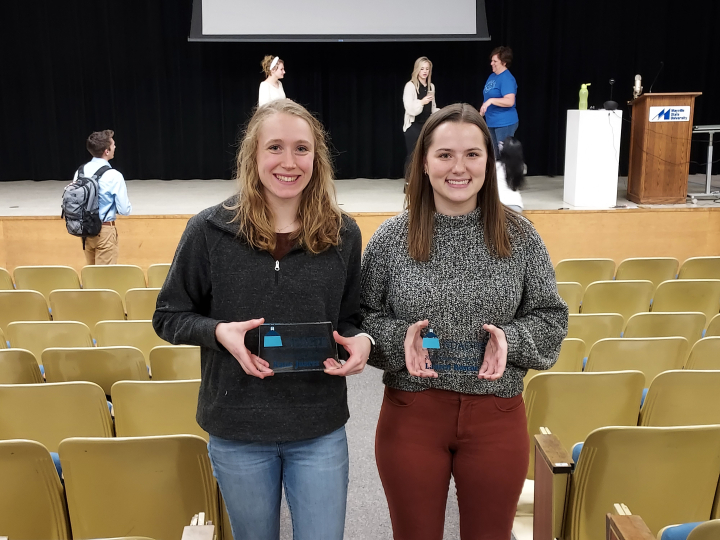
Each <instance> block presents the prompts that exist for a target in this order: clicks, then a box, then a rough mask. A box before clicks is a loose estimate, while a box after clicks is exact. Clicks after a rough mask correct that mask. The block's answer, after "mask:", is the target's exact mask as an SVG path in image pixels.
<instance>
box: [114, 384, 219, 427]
mask: <svg viewBox="0 0 720 540" xmlns="http://www.w3.org/2000/svg"><path fill="white" fill-rule="evenodd" d="M199 390H200V380H199V379H196V380H188V381H145V382H140V381H120V382H117V383H115V384H114V385H113V387H112V402H113V409H114V411H115V431H116V433H117V436H118V437H144V436H150V435H176V434H188V435H197V436H199V437H202V438H203V439H206V440H207V439H208V434H207V433H206V432H205V431H204V430H203V429H202V428H201V427H200V426H199V425H198V423H197V421H196V420H195V415H196V414H197V404H198V392H199Z"/></svg>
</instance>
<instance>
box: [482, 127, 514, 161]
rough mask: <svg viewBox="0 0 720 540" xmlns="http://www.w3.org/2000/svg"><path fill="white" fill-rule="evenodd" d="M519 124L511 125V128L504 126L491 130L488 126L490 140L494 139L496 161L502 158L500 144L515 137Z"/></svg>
mask: <svg viewBox="0 0 720 540" xmlns="http://www.w3.org/2000/svg"><path fill="white" fill-rule="evenodd" d="M518 124H519V122H515V123H514V124H510V125H509V126H503V127H496V128H491V127H490V126H488V129H489V130H490V138H491V139H492V143H493V150H495V159H497V158H498V157H500V146H499V145H498V143H499V142H502V141H504V140H505V139H507V138H508V137H512V136H514V135H515V130H517V128H518Z"/></svg>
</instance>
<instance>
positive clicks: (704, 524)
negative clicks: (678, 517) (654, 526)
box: [658, 519, 720, 540]
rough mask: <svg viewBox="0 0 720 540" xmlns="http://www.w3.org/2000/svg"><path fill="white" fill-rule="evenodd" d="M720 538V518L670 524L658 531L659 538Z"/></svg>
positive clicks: (681, 539)
mask: <svg viewBox="0 0 720 540" xmlns="http://www.w3.org/2000/svg"><path fill="white" fill-rule="evenodd" d="M719 538H720V519H713V520H709V521H701V522H698V523H684V524H680V525H668V526H667V527H663V528H662V529H661V530H660V532H659V533H658V540H718V539H719Z"/></svg>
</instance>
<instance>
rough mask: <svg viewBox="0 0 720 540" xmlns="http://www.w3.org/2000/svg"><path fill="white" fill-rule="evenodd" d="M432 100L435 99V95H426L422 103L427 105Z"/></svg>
mask: <svg viewBox="0 0 720 540" xmlns="http://www.w3.org/2000/svg"><path fill="white" fill-rule="evenodd" d="M432 100H433V96H425V97H424V98H422V99H421V100H420V103H422V104H423V106H424V105H427V104H428V103H430V102H431V101H432Z"/></svg>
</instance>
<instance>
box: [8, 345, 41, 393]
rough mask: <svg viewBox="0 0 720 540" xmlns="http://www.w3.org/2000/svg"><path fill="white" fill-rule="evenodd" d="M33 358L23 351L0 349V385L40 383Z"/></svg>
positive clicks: (39, 375)
mask: <svg viewBox="0 0 720 540" xmlns="http://www.w3.org/2000/svg"><path fill="white" fill-rule="evenodd" d="M42 382H44V381H43V377H42V374H41V373H40V366H38V362H37V360H35V356H34V355H33V353H31V352H30V351H26V350H25V349H0V384H37V383H42Z"/></svg>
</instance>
